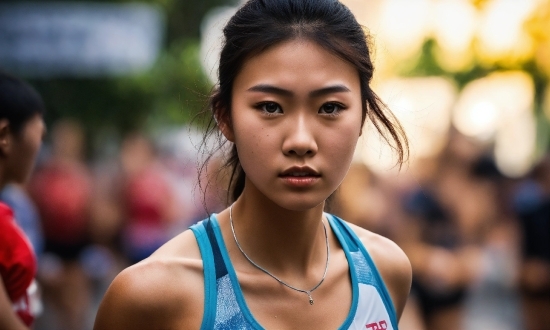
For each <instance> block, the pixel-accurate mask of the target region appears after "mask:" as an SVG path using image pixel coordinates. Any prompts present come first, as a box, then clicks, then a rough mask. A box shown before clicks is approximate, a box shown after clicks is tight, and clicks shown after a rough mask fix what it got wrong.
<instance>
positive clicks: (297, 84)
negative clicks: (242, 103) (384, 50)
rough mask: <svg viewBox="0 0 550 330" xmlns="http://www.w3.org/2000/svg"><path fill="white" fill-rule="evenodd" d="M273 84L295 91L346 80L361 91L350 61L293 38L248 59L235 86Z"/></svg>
mask: <svg viewBox="0 0 550 330" xmlns="http://www.w3.org/2000/svg"><path fill="white" fill-rule="evenodd" d="M257 84H273V85H277V86H280V87H284V88H288V89H291V90H293V91H294V92H296V93H300V92H301V91H303V92H308V91H310V90H313V89H316V88H319V87H323V86H326V85H331V84H343V85H345V86H347V87H348V88H349V89H350V90H351V91H352V93H355V92H357V93H360V82H359V72H358V71H357V69H356V68H355V67H354V66H353V65H352V64H350V63H349V62H347V61H344V60H343V59H341V58H339V57H338V56H336V55H334V54H333V53H331V52H329V51H328V50H326V49H324V48H322V47H321V46H319V45H318V44H316V43H314V42H312V41H308V40H300V39H298V40H291V41H287V42H283V43H280V44H277V45H275V46H273V47H270V48H268V49H267V50H266V51H264V52H261V53H260V54H257V55H255V56H253V57H251V58H249V59H247V60H246V61H245V62H244V64H243V67H242V69H241V71H240V72H239V74H238V75H237V77H236V79H235V82H234V85H233V89H234V91H243V90H246V89H248V88H250V87H251V86H254V85H257Z"/></svg>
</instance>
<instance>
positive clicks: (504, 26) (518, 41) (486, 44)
mask: <svg viewBox="0 0 550 330" xmlns="http://www.w3.org/2000/svg"><path fill="white" fill-rule="evenodd" d="M535 8H536V0H522V1H513V0H492V1H488V2H487V4H486V5H485V7H484V9H483V12H482V16H481V22H480V27H479V32H478V44H477V49H478V56H479V59H480V61H481V62H482V63H485V64H494V63H501V64H504V65H507V66H513V65H515V64H518V63H522V62H525V61H527V60H528V59H529V58H532V57H533V54H534V48H535V46H534V41H533V39H532V38H531V36H530V35H529V34H528V33H527V31H526V30H525V28H524V24H525V22H526V20H527V18H528V17H529V16H530V15H531V13H532V12H533V10H534V9H535Z"/></svg>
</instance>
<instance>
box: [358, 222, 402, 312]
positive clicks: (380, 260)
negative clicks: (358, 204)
mask: <svg viewBox="0 0 550 330" xmlns="http://www.w3.org/2000/svg"><path fill="white" fill-rule="evenodd" d="M352 227H353V228H354V230H355V231H356V233H357V234H358V236H359V238H360V239H361V241H362V242H363V245H364V246H365V248H366V249H367V250H368V252H369V254H370V256H371V257H372V259H373V261H374V263H375V265H376V268H377V269H378V272H379V273H380V276H381V277H382V280H383V281H384V283H385V284H386V288H387V289H388V293H389V295H390V297H391V300H392V302H393V306H394V308H395V313H396V316H397V319H398V320H399V318H400V317H401V314H402V313H403V309H404V308H405V304H406V302H407V299H408V297H409V292H410V289H411V283H412V267H411V263H410V261H409V258H408V257H407V255H406V254H405V252H403V250H402V249H401V248H400V247H399V246H398V245H397V244H395V243H394V242H393V241H391V240H389V239H387V238H385V237H382V236H380V235H377V234H374V233H371V232H369V231H366V230H364V229H362V228H359V227H357V226H352Z"/></svg>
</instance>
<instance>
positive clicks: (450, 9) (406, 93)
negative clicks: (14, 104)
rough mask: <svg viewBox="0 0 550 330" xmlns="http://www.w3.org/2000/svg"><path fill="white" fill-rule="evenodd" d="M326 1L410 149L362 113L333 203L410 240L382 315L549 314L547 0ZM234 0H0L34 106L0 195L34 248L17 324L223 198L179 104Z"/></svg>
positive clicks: (490, 322)
mask: <svg viewBox="0 0 550 330" xmlns="http://www.w3.org/2000/svg"><path fill="white" fill-rule="evenodd" d="M342 2H343V3H345V4H346V5H348V6H349V7H350V9H352V11H353V12H354V13H355V15H356V17H357V19H358V20H359V22H360V23H361V24H362V25H364V26H365V28H366V30H367V31H368V33H369V35H370V40H369V41H370V43H371V49H372V55H373V58H374V60H375V68H376V72H375V78H374V81H373V88H374V90H375V91H376V92H377V93H378V94H379V95H380V96H381V98H382V100H384V102H385V103H386V104H387V105H388V106H389V108H390V109H391V110H392V111H393V113H394V114H395V116H396V117H397V118H398V119H399V120H400V122H401V123H402V125H403V126H404V128H405V130H406V132H407V134H408V137H409V142H410V148H411V149H410V157H409V160H408V162H407V163H406V164H404V165H403V166H402V167H401V168H399V167H398V166H395V161H396V157H395V155H394V154H393V152H392V146H391V145H388V144H387V143H386V141H385V140H384V138H383V137H381V136H379V135H377V134H376V131H375V129H374V128H373V127H371V126H370V125H369V124H368V123H367V124H366V126H365V131H364V134H363V136H362V139H361V141H360V143H359V145H358V148H357V152H356V157H355V160H354V163H353V164H352V167H351V169H350V172H349V174H348V177H347V178H346V180H345V181H344V183H343V184H342V187H341V188H340V189H339V191H338V192H337V194H336V197H335V202H334V205H333V206H332V208H333V210H332V211H333V212H334V213H336V214H338V215H340V216H342V217H343V218H345V219H346V220H348V221H351V222H354V223H356V224H358V225H360V226H362V227H364V228H367V229H369V230H372V231H374V232H377V233H380V234H382V235H384V236H387V237H389V238H391V239H393V240H394V241H396V242H397V243H398V244H399V245H400V246H401V247H402V248H403V249H404V250H405V252H406V253H407V255H408V256H409V258H410V260H411V263H412V265H413V272H414V283H413V289H412V292H411V296H410V299H409V302H408V304H407V307H406V310H405V313H404V315H403V318H402V320H401V323H400V329H404V330H413V329H418V330H422V329H426V330H435V329H445V330H448V329H451V330H452V329H466V330H477V329H480V330H481V329H484V330H486V329H495V330H496V329H499V330H501V329H519V330H521V329H525V330H539V329H550V155H549V154H548V150H549V142H550V123H549V122H550V85H549V83H548V82H549V77H550V0H521V1H520V0H368V1H367V0H342ZM238 5H239V1H238V0H185V1H184V0H148V1H142V2H131V1H124V0H116V1H115V0H112V1H109V0H104V1H86V2H84V1H74V0H73V1H55V2H53V1H52V2H49V1H40V2H27V1H16V2H6V1H2V2H0V68H1V69H2V70H5V71H8V72H10V73H12V74H15V75H18V76H20V77H22V78H24V79H26V80H28V81H29V82H30V83H31V84H32V85H33V86H35V88H36V89H37V90H38V91H39V92H40V93H41V95H42V96H43V98H44V100H45V103H46V107H47V111H48V112H47V114H46V118H45V119H46V122H47V127H48V135H47V137H46V141H45V144H44V146H43V148H42V150H41V153H40V156H39V159H38V163H37V166H36V170H35V173H34V175H33V176H32V178H31V180H30V182H29V184H28V186H26V187H18V186H13V185H12V186H8V187H7V188H6V189H5V190H4V191H2V193H1V195H0V198H1V199H2V200H4V201H5V202H7V203H8V204H10V205H11V206H12V207H13V208H14V210H15V214H16V218H17V220H18V222H19V223H20V225H21V226H22V227H23V228H24V230H25V231H26V233H27V235H28V236H29V237H30V239H31V241H32V243H33V246H34V248H35V250H36V252H37V255H38V260H39V273H38V280H39V283H40V287H41V292H42V303H43V306H42V310H43V311H42V315H41V317H40V318H39V319H38V320H37V322H36V325H35V329H37V330H42V329H44V330H46V329H60V330H65V329H71V330H72V329H91V327H92V325H93V320H94V317H95V313H96V310H97V306H98V303H99V301H100V300H101V298H102V296H103V294H104V292H105V290H106V288H107V286H108V285H109V284H110V282H111V280H112V279H113V278H114V276H115V275H116V274H117V273H118V272H120V271H121V270H122V269H123V268H125V267H127V266H129V265H131V264H133V263H135V262H138V261H140V260H142V259H143V258H145V257H147V256H148V255H149V254H150V253H152V252H153V251H154V250H155V249H156V248H158V247H159V246H160V245H162V244H163V243H164V242H166V241H167V240H168V239H170V238H171V237H173V236H175V235H177V234H178V233H180V232H181V231H183V230H185V229H186V228H187V227H188V226H189V225H190V224H193V223H194V222H196V221H198V220H200V219H202V218H203V217H205V215H206V214H207V212H216V211H218V210H220V209H221V208H223V207H224V204H225V202H224V197H225V190H224V189H225V188H224V186H223V182H224V180H223V175H222V176H221V179H220V175H218V174H219V173H218V168H219V164H220V157H219V156H217V155H216V156H215V157H214V158H213V159H212V160H211V162H210V165H209V166H208V167H207V168H206V169H205V170H204V171H202V172H201V174H200V180H199V179H198V177H199V176H198V169H199V168H200V166H201V160H203V159H204V154H203V152H199V151H197V150H198V146H199V145H200V144H201V142H202V134H203V130H204V127H205V123H204V120H203V119H201V118H197V117H196V115H197V114H198V113H199V112H200V111H201V110H204V109H205V106H206V103H207V99H208V94H209V92H210V90H211V88H212V86H213V85H214V83H215V76H216V61H217V60H216V57H217V56H218V53H219V49H220V42H221V40H222V39H221V28H222V27H223V25H224V23H225V22H226V21H227V19H228V18H229V17H230V16H231V15H232V13H234V12H235V10H236V7H237V6H238ZM209 144H210V141H207V145H209ZM199 182H200V183H201V184H200V185H199V184H198V183H199ZM205 187H207V188H208V189H205Z"/></svg>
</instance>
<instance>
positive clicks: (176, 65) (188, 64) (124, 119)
mask: <svg viewBox="0 0 550 330" xmlns="http://www.w3.org/2000/svg"><path fill="white" fill-rule="evenodd" d="M102 2H119V3H124V2H130V1H126V0H118V1H117V0H103V1H102ZM144 2H146V3H151V4H154V5H157V6H159V7H160V8H161V10H162V11H163V12H164V15H165V17H166V22H165V24H166V27H165V29H166V30H165V34H164V44H163V46H162V49H161V52H160V54H159V57H158V59H157V61H156V63H155V65H154V66H153V67H152V68H151V69H150V70H148V71H146V72H141V73H138V74H135V75H129V76H123V77H116V78H86V79H81V78H59V79H47V80H44V79H34V80H30V83H31V84H33V86H35V87H36V89H37V90H38V91H39V92H40V93H41V95H42V96H43V98H44V101H45V103H46V106H47V111H48V112H47V115H46V122H47V124H52V123H53V122H55V121H56V120H57V119H59V118H67V117H68V118H74V119H77V120H79V121H80V122H81V123H82V124H83V125H84V128H85V129H86V132H87V133H88V134H87V135H88V136H90V137H92V138H93V137H94V135H97V134H102V132H104V131H105V130H108V131H111V132H112V131H116V132H118V133H119V134H120V135H123V134H125V133H127V132H130V131H134V130H151V129H154V128H158V127H162V126H174V125H181V124H184V123H189V122H190V121H191V119H192V118H194V116H195V115H196V114H197V113H199V112H200V111H201V110H202V109H203V108H204V107H205V105H206V102H207V98H208V94H209V92H210V90H211V88H212V86H211V84H210V82H209V81H208V79H207V78H206V76H205V74H204V73H203V71H202V68H201V64H200V58H199V48H200V24H201V20H202V18H203V17H204V15H205V14H206V13H207V12H208V11H209V10H210V9H212V8H214V7H216V6H220V5H228V4H233V3H234V2H235V1H232V0H146V1H144Z"/></svg>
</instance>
